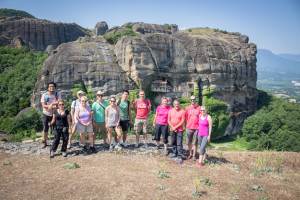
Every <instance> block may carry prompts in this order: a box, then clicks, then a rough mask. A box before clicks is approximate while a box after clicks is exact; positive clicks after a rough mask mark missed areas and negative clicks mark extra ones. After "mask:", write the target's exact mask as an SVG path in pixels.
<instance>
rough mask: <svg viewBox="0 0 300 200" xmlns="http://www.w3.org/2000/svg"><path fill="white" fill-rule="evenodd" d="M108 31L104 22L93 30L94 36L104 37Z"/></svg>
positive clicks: (99, 23)
mask: <svg viewBox="0 0 300 200" xmlns="http://www.w3.org/2000/svg"><path fill="white" fill-rule="evenodd" d="M107 30H108V26H107V23H106V22H103V21H102V22H98V23H97V24H96V26H95V28H94V30H93V32H94V34H95V35H104V34H105V32H106V31H107Z"/></svg>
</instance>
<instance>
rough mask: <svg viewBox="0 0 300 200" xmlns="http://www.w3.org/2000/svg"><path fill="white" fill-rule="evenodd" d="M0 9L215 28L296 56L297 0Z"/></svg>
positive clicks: (85, 21)
mask: <svg viewBox="0 0 300 200" xmlns="http://www.w3.org/2000/svg"><path fill="white" fill-rule="evenodd" d="M0 7H1V8H12V9H17V10H24V11H26V12H28V13H30V14H32V15H34V16H35V17H37V18H39V19H48V20H51V21H56V22H68V23H73V22H74V23H77V24H79V25H80V26H83V27H85V28H93V27H94V26H95V24H96V23H97V22H98V21H106V22H107V23H108V26H109V28H111V27H113V26H117V25H123V24H124V23H126V22H146V23H156V24H165V23H168V24H177V25H178V26H179V28H180V29H184V28H195V27H210V28H219V29H221V30H226V31H230V32H240V33H241V34H244V35H248V36H249V38H250V42H253V43H256V44H257V47H258V48H259V49H268V50H271V51H272V52H273V53H275V54H279V53H290V54H300V0H248V1H244V0H205V1H203V0H190V1H189V0H186V1H183V0H160V1H159V0H151V1H150V0H149V1H143V0H126V1H125V0H117V1H113V0H105V1H102V0H86V1H83V0H81V1H79V0H0Z"/></svg>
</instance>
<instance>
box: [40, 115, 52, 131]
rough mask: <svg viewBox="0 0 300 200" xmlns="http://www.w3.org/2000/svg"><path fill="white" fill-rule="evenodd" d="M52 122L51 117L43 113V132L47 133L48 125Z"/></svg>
mask: <svg viewBox="0 0 300 200" xmlns="http://www.w3.org/2000/svg"><path fill="white" fill-rule="evenodd" d="M51 121H52V116H48V115H45V114H44V113H43V116H42V122H43V131H44V132H48V129H49V126H48V123H49V122H51Z"/></svg>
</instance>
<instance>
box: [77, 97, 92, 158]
mask: <svg viewBox="0 0 300 200" xmlns="http://www.w3.org/2000/svg"><path fill="white" fill-rule="evenodd" d="M75 115H76V117H77V120H78V122H77V130H78V132H79V133H80V139H81V141H82V144H83V152H84V153H87V148H86V143H85V133H86V132H87V133H88V135H89V141H90V150H91V151H92V152H93V153H96V149H95V147H94V133H93V125H92V112H91V110H90V107H89V106H87V97H86V96H82V97H81V105H80V106H79V107H78V109H76V111H75Z"/></svg>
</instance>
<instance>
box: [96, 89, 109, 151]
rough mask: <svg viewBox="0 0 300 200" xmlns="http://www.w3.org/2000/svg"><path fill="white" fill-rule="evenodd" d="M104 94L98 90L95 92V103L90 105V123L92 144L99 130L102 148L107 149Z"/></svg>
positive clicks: (106, 104)
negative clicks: (92, 137) (92, 134)
mask: <svg viewBox="0 0 300 200" xmlns="http://www.w3.org/2000/svg"><path fill="white" fill-rule="evenodd" d="M103 97H104V93H103V92H102V91H101V90H99V91H98V92H97V101H95V102H94V103H93V105H92V122H93V127H94V142H95V140H96V136H97V134H98V131H99V129H101V133H102V138H103V141H104V146H105V147H107V146H108V144H107V143H106V127H105V108H106V107H107V106H108V103H107V102H106V101H104V100H103Z"/></svg>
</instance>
